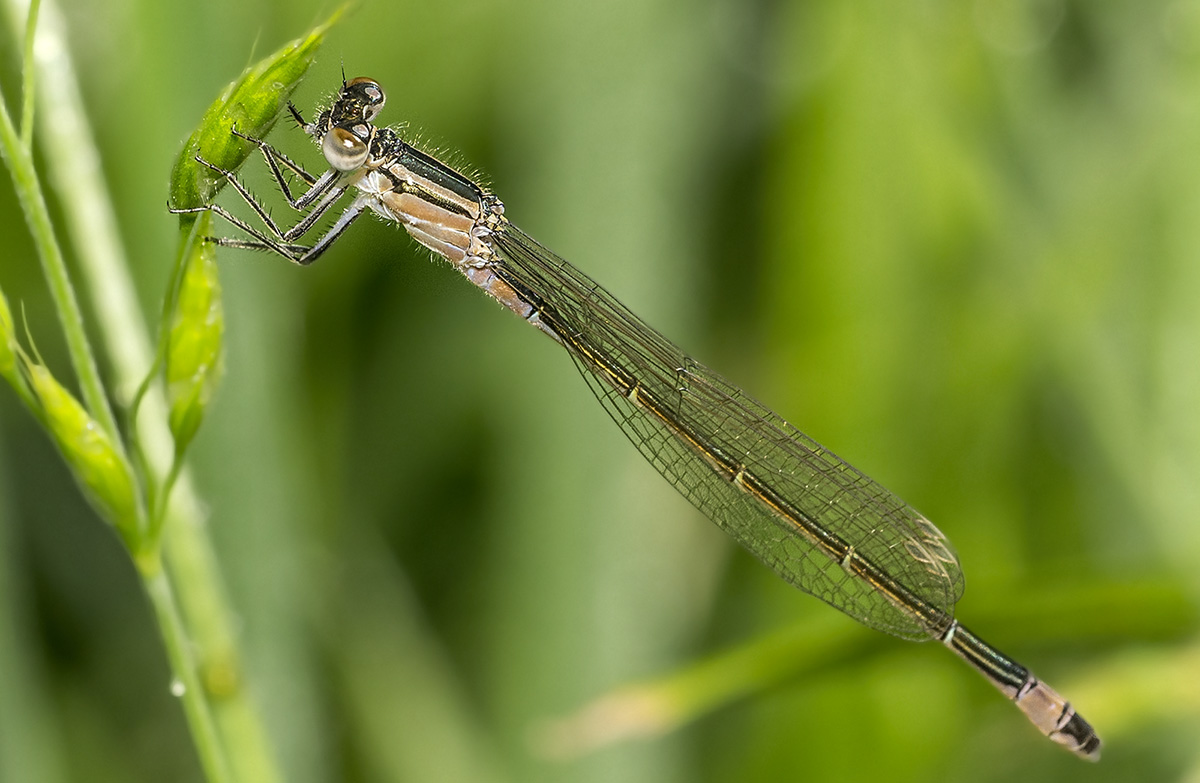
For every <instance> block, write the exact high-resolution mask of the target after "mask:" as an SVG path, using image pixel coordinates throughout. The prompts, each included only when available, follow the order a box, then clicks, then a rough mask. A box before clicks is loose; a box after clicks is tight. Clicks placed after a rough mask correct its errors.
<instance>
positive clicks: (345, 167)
mask: <svg viewBox="0 0 1200 783" xmlns="http://www.w3.org/2000/svg"><path fill="white" fill-rule="evenodd" d="M386 101H387V96H386V95H384V92H383V88H382V87H380V86H379V82H377V81H375V80H374V79H368V78H366V77H365V76H360V77H358V78H356V79H351V80H350V81H348V82H344V83H343V84H342V89H341V91H340V92H338V95H337V98H335V99H334V102H333V105H332V106H331V107H330V108H329V110H328V111H324V112H321V116H320V117H318V118H317V121H316V122H315V123H313V125H312V126H311V128H307V129H306V130H308V131H309V132H310V133H311V134H312V136H313V137H314V138H316V139H320V142H321V152H322V153H323V154H324V155H325V160H327V161H328V162H329V165H330V166H332V167H333V168H335V169H337V170H338V171H354V170H355V169H357V168H360V167H361V166H362V165H363V164H365V163H366V162H367V158H368V157H369V155H370V150H371V141H372V139H374V137H375V127H374V126H373V125H372V124H371V121H372V120H374V119H375V117H377V116H378V115H379V112H380V111H381V110H382V109H383V105H384V103H385V102H386Z"/></svg>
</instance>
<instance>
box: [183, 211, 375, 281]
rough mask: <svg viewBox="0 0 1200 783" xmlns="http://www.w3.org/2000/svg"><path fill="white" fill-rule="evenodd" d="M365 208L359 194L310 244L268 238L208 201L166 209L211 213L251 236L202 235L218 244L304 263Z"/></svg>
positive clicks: (310, 259)
mask: <svg viewBox="0 0 1200 783" xmlns="http://www.w3.org/2000/svg"><path fill="white" fill-rule="evenodd" d="M366 208H367V202H366V200H365V198H363V197H359V198H357V199H355V200H354V201H353V202H352V203H351V204H350V206H348V207H346V211H344V212H343V213H342V214H341V215H340V216H338V219H337V222H335V223H334V224H333V225H332V226H330V228H329V230H328V231H326V232H325V233H324V234H322V235H321V236H320V238H318V239H317V241H316V242H314V243H313V244H312V246H306V245H293V244H290V243H288V242H287V241H286V240H285V241H283V242H280V241H278V240H277V239H272V238H271V237H269V236H267V235H266V234H264V233H263V232H261V231H259V230H258V229H256V228H254V227H253V226H251V225H250V224H248V223H247V222H246V221H244V220H242V219H241V218H239V217H237V216H236V215H234V214H233V213H231V212H230V211H229V210H227V209H225V208H224V207H222V206H221V205H220V204H209V205H208V206H206V207H191V208H188V209H172V210H170V211H171V212H172V213H174V214H177V215H179V214H191V213H196V212H213V213H214V214H217V215H220V216H221V217H223V218H225V219H226V220H227V221H229V222H230V223H231V224H233V225H234V226H236V227H237V228H240V229H241V230H242V231H245V232H246V233H247V234H249V235H250V236H252V237H254V240H247V239H233V238H229V237H205V239H206V240H207V241H209V242H215V243H216V244H218V245H221V246H222V247H236V248H241V249H243V250H269V251H271V252H272V253H275V254H277V255H281V256H283V257H284V258H286V259H287V260H289V261H291V262H293V263H296V264H300V265H301V266H307V265H308V264H311V263H312V262H313V261H316V260H317V258H318V257H320V255H321V254H322V253H324V252H325V251H326V250H328V249H329V248H330V246H331V245H333V243H334V242H335V241H336V240H337V238H338V237H340V236H341V235H342V232H344V231H345V230H346V229H347V228H349V227H350V224H351V223H353V222H354V221H355V220H357V219H358V218H359V216H360V215H362V213H363V211H364V210H365V209H366Z"/></svg>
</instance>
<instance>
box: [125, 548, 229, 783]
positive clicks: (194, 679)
mask: <svg viewBox="0 0 1200 783" xmlns="http://www.w3.org/2000/svg"><path fill="white" fill-rule="evenodd" d="M140 565H142V566H143V568H142V569H141V574H142V580H143V583H144V584H145V586H146V594H147V595H149V596H150V604H151V605H152V606H153V607H154V613H155V616H156V617H157V618H158V627H159V629H160V632H161V634H162V638H163V644H164V646H165V647H166V650H167V658H168V660H169V661H170V663H171V669H172V671H173V672H174V673H175V676H176V677H177V678H178V685H175V684H173V685H172V690H173V692H174V693H176V695H178V696H179V698H180V699H181V700H182V702H183V711H184V714H186V715H187V720H188V726H189V727H190V729H191V733H192V741H193V742H194V743H195V745H196V751H197V753H199V755H200V763H201V764H202V765H203V766H204V772H205V774H206V776H207V778H208V780H209V781H210V782H211V783H220V782H221V781H228V780H232V779H233V778H232V777H231V775H230V770H229V763H228V760H227V759H226V758H225V753H224V748H223V742H222V739H221V737H220V736H219V734H218V732H217V728H216V725H215V723H214V722H213V716H212V713H211V712H210V710H209V704H208V700H207V699H206V698H205V694H204V688H203V686H202V683H201V680H200V676H199V673H198V672H199V667H198V666H197V665H196V660H195V658H194V656H193V655H192V653H191V649H190V648H191V642H190V640H189V634H188V629H187V628H186V626H185V625H184V622H183V616H182V614H181V613H180V611H179V605H178V603H177V602H176V600H175V593H174V591H173V590H172V589H171V582H170V580H169V579H168V578H167V575H166V572H164V571H163V570H162V568H159V567H155V566H156V564H155V563H153V562H151V561H146V562H143V563H141V564H140ZM180 686H182V687H181V690H176V689H177V688H179V687H180Z"/></svg>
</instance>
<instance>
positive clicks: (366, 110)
mask: <svg viewBox="0 0 1200 783" xmlns="http://www.w3.org/2000/svg"><path fill="white" fill-rule="evenodd" d="M346 89H347V90H352V91H353V92H354V93H355V94H356V95H358V96H361V98H362V107H363V119H364V120H366V121H367V122H370V121H371V120H373V119H375V118H376V117H377V116H379V112H380V111H382V110H383V104H384V103H386V102H387V95H385V94H384V92H383V88H382V87H380V86H379V82H377V81H375V80H374V79H371V78H368V77H366V76H359V77H358V78H357V79H351V80H350V81H349V82H347V83H346Z"/></svg>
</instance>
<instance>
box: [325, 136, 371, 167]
mask: <svg viewBox="0 0 1200 783" xmlns="http://www.w3.org/2000/svg"><path fill="white" fill-rule="evenodd" d="M321 152H322V153H324V155H325V160H327V161H329V165H330V166H333V167H334V168H335V169H337V170H338V171H354V170H355V169H357V168H360V167H361V166H362V165H363V164H364V163H366V162H367V153H368V152H370V150H369V148H368V147H367V143H366V142H365V141H363V140H362V139H360V138H359V137H358V136H355V135H354V134H353V133H351V132H350V131H348V130H346V129H345V128H330V129H329V132H328V133H326V134H325V138H324V140H323V141H322V142H321Z"/></svg>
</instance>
